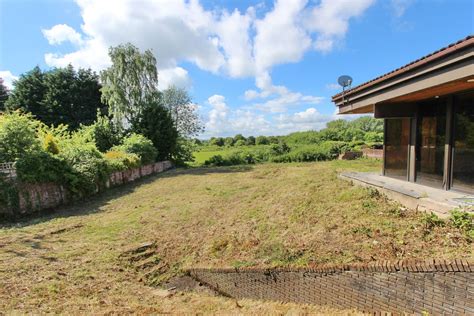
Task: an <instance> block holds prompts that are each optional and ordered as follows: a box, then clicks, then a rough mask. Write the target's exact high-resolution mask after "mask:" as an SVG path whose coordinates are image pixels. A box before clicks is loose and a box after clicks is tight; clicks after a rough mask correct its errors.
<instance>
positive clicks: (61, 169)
mask: <svg viewBox="0 0 474 316" xmlns="http://www.w3.org/2000/svg"><path fill="white" fill-rule="evenodd" d="M15 166H16V172H17V176H18V179H19V180H21V181H22V182H27V183H40V182H54V183H58V184H67V177H68V175H71V174H72V173H73V170H72V169H71V167H70V166H69V165H68V164H67V162H66V161H65V160H64V159H62V158H60V157H57V156H54V155H52V154H51V153H49V152H45V151H34V152H29V153H27V154H25V155H23V156H22V157H21V158H19V159H18V160H17V162H16V164H15Z"/></svg>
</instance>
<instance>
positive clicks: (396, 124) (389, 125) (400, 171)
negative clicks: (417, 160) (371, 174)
mask: <svg viewBox="0 0 474 316" xmlns="http://www.w3.org/2000/svg"><path fill="white" fill-rule="evenodd" d="M385 132H386V134H385V175H387V176H389V177H394V178H400V179H404V180H406V179H407V176H408V174H407V171H408V144H409V140H410V119H409V118H397V119H386V120H385Z"/></svg>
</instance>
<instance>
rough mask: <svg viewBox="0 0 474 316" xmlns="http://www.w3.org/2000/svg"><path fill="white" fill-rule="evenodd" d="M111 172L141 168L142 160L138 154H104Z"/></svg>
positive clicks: (110, 152)
mask: <svg viewBox="0 0 474 316" xmlns="http://www.w3.org/2000/svg"><path fill="white" fill-rule="evenodd" d="M104 158H105V160H106V161H107V164H108V166H109V170H110V171H112V172H113V171H123V170H127V169H131V168H137V167H139V166H140V158H139V157H138V156H137V155H136V154H130V153H126V152H123V151H115V150H111V151H108V152H106V153H105V154H104Z"/></svg>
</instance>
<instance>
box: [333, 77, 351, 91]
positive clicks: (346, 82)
mask: <svg viewBox="0 0 474 316" xmlns="http://www.w3.org/2000/svg"><path fill="white" fill-rule="evenodd" d="M337 83H339V85H340V86H341V87H342V88H343V89H344V88H346V87H349V86H350V85H351V84H352V78H351V76H347V75H343V76H340V77H339V78H338V79H337Z"/></svg>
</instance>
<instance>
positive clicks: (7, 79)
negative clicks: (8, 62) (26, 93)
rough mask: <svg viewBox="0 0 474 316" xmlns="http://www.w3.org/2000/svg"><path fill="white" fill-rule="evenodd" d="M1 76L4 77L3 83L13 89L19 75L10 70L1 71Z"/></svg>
mask: <svg viewBox="0 0 474 316" xmlns="http://www.w3.org/2000/svg"><path fill="white" fill-rule="evenodd" d="M0 78H2V79H3V84H4V85H5V86H6V87H7V88H8V89H9V90H11V89H13V81H15V80H17V79H18V77H17V76H15V75H14V74H12V73H11V71H9V70H2V71H0Z"/></svg>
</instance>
